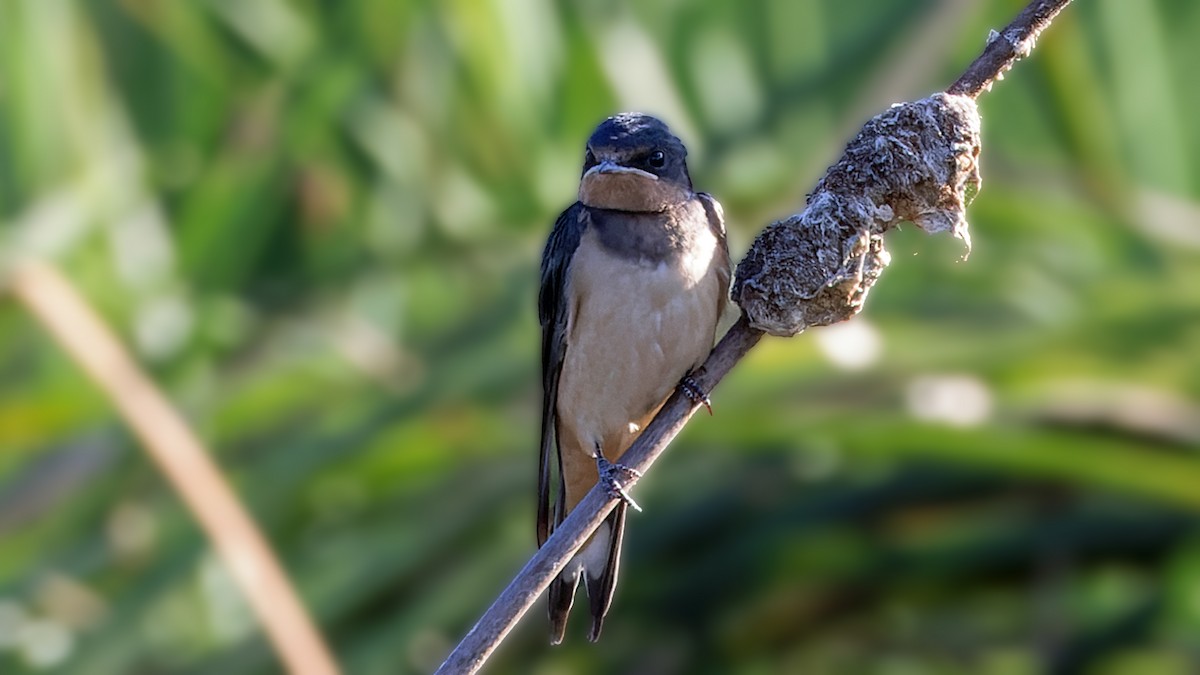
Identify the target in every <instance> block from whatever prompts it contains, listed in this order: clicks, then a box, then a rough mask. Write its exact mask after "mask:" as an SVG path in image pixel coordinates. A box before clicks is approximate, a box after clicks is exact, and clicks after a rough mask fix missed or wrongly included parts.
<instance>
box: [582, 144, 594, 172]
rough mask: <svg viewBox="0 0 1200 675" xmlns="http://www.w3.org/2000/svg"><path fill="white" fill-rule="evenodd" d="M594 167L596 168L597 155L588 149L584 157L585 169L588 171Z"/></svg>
mask: <svg viewBox="0 0 1200 675" xmlns="http://www.w3.org/2000/svg"><path fill="white" fill-rule="evenodd" d="M593 166H596V155H594V154H592V149H591V148H588V149H587V152H585V153H584V155H583V169H584V170H585V171H586V170H588V169H590V168H592V167H593Z"/></svg>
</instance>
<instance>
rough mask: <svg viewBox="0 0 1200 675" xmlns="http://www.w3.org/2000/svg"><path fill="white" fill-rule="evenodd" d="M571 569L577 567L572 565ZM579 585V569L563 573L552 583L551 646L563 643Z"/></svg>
mask: <svg viewBox="0 0 1200 675" xmlns="http://www.w3.org/2000/svg"><path fill="white" fill-rule="evenodd" d="M571 567H575V566H574V564H572V566H571ZM578 584H579V571H578V568H575V569H571V568H568V569H567V570H565V571H563V573H562V574H560V575H558V578H557V579H555V580H554V581H551V582H550V590H549V591H548V594H549V601H550V603H549V604H550V644H552V645H556V644H560V643H561V642H562V641H563V635H564V634H565V633H566V632H567V618H568V617H569V616H570V615H571V604H572V603H574V602H575V587H576V586H577V585H578Z"/></svg>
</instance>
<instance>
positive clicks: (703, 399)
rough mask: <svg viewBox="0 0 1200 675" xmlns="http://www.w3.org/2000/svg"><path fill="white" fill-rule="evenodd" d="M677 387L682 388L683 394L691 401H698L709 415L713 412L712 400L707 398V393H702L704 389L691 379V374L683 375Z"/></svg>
mask: <svg viewBox="0 0 1200 675" xmlns="http://www.w3.org/2000/svg"><path fill="white" fill-rule="evenodd" d="M679 388H680V389H681V390H683V394H684V395H685V396H687V397H688V398H689V399H691V401H692V403H698V404H700V405H702V406H704V409H705V410H707V411H708V414H709V415H712V414H713V412H712V401H711V400H709V398H708V394H706V393H704V390H703V389H701V388H700V385H699V384H697V383H696V380H694V379H692V376H691V375H684V376H683V379H682V380H680V381H679Z"/></svg>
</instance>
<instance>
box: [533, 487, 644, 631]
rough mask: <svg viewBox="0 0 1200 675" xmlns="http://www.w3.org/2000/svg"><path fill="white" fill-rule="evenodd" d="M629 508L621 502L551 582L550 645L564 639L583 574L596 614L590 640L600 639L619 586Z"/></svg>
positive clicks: (591, 605) (593, 616)
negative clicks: (618, 576) (614, 592)
mask: <svg viewBox="0 0 1200 675" xmlns="http://www.w3.org/2000/svg"><path fill="white" fill-rule="evenodd" d="M626 508H627V507H626V505H625V504H624V503H623V502H622V503H620V504H617V506H616V508H614V509H613V512H612V513H611V514H609V516H608V518H606V519H605V521H604V522H603V523H602V524H601V525H600V527H598V528H596V533H595V534H594V535H592V539H591V541H589V542H588V543H587V544H584V546H583V548H582V549H580V551H579V553H577V554H575V557H574V558H573V559H572V560H571V562H570V564H569V565H567V568H566V569H564V570H563V571H562V573H561V574H559V575H558V578H556V579H555V580H554V581H552V582H550V589H549V592H548V595H549V598H548V600H549V610H550V644H559V643H561V642H562V641H563V636H564V634H565V633H566V630H567V618H568V617H569V616H570V614H571V605H572V604H573V603H574V601H575V590H576V588H577V587H578V585H579V579H580V577H582V578H583V580H584V584H583V586H584V589H585V590H586V591H587V595H588V605H589V607H590V610H591V615H592V629H591V631H590V632H589V633H588V639H589V640H591V641H592V642H595V641H596V640H598V639H599V638H600V629H601V628H602V627H603V626H604V615H605V614H607V613H608V608H609V605H611V604H612V599H613V589H614V588H616V585H617V571H618V567H619V564H620V558H621V537H622V535H623V534H624V533H625V510H626Z"/></svg>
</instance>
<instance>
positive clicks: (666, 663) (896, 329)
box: [0, 0, 1200, 675]
mask: <svg viewBox="0 0 1200 675" xmlns="http://www.w3.org/2000/svg"><path fill="white" fill-rule="evenodd" d="M1023 4H1024V3H1023V2H1021V1H1019V0H971V1H967V0H941V1H935V0H925V1H920V2H918V1H914V0H842V1H839V2H833V1H832V0H825V1H819V2H818V1H815V0H754V1H751V2H740V3H734V2H720V1H718V0H703V1H696V2H689V1H684V0H671V1H666V2H634V1H633V0H626V1H623V2H601V1H600V0H437V1H435V0H425V1H419V0H413V1H404V0H355V1H345V2H320V1H317V0H291V1H286V0H253V1H251V2H241V1H238V0H198V1H196V2H169V1H166V0H90V1H88V0H78V1H73V0H2V1H0V250H2V252H3V253H2V255H3V256H4V258H3V259H4V261H5V263H4V264H5V265H7V264H9V263H11V262H12V261H14V260H17V259H20V258H22V257H37V258H40V259H44V260H50V261H52V262H54V263H55V264H56V265H58V266H59V267H60V268H61V269H62V270H63V271H64V273H65V274H66V275H67V276H68V277H69V278H71V279H72V280H73V281H74V282H75V283H76V284H77V285H78V286H79V287H80V288H81V290H82V291H83V292H84V294H85V295H86V296H87V298H88V300H89V301H90V302H91V303H92V304H93V305H94V306H95V308H96V309H97V310H98V311H99V312H101V314H102V315H103V316H104V317H105V318H106V320H107V321H108V322H110V323H111V325H112V326H113V327H114V329H115V330H117V331H118V333H119V334H120V335H121V337H122V339H123V340H124V341H125V342H126V343H127V344H128V345H129V346H130V348H131V349H132V350H134V353H135V354H136V356H137V358H138V359H139V361H140V362H141V363H142V364H143V365H144V366H145V367H146V368H147V369H148V370H149V371H150V373H151V374H152V375H153V377H154V378H155V380H156V381H157V382H158V383H160V384H161V386H162V387H163V388H164V389H165V390H166V392H167V393H168V394H169V395H170V397H171V398H172V400H173V401H175V402H176V403H177V404H178V405H179V406H180V407H181V408H182V410H183V411H184V412H185V414H186V415H187V417H188V419H189V420H190V421H191V423H192V424H193V425H194V427H195V428H196V430H197V431H198V433H199V434H200V435H201V436H202V437H203V438H204V439H205V441H206V442H207V443H208V444H209V445H210V446H211V447H212V448H213V452H214V454H215V457H216V459H217V461H219V463H220V464H221V465H222V467H223V468H224V469H225V470H226V471H227V473H228V477H229V479H230V480H231V481H232V483H233V485H234V486H235V488H236V489H237V491H238V493H239V494H240V496H241V497H242V498H243V499H244V501H245V503H246V505H247V506H248V508H249V509H250V510H251V511H252V512H253V513H254V515H255V516H256V518H257V519H258V520H259V521H260V523H261V525H262V527H263V528H264V530H265V531H266V533H267V535H268V536H269V538H270V540H271V542H272V544H273V545H274V546H275V547H276V550H277V551H278V554H279V556H280V557H281V558H282V560H283V561H284V563H285V564H286V566H287V568H288V569H289V571H290V573H291V574H292V575H293V577H294V579H295V582H296V584H297V586H298V588H299V591H300V592H301V594H302V595H303V597H304V598H305V600H306V602H307V603H308V605H309V606H310V607H311V609H312V611H313V613H314V615H315V618H316V620H317V621H318V622H319V623H320V625H321V627H322V629H323V631H324V632H325V634H326V636H327V637H328V639H329V641H330V642H331V643H332V645H333V647H334V649H335V650H336V652H337V655H338V657H339V659H340V660H341V661H342V663H343V665H344V667H345V668H346V671H347V672H348V673H353V674H359V673H362V674H373V673H423V672H430V671H432V669H433V668H434V667H436V665H437V664H438V663H439V662H440V659H441V657H442V656H443V655H444V654H445V653H446V652H447V651H448V650H449V648H450V647H451V646H452V645H453V644H454V643H455V642H456V641H457V640H458V638H459V637H460V636H461V635H462V633H463V632H464V631H465V630H466V629H467V628H468V627H469V626H470V625H471V623H472V622H473V621H474V620H475V618H477V616H478V615H479V614H480V613H481V612H482V611H483V609H484V608H486V607H487V605H488V604H490V602H491V600H492V599H493V597H494V596H495V595H496V593H498V591H499V590H500V589H501V588H502V587H503V585H504V584H505V583H507V581H508V580H509V579H510V578H511V577H512V575H513V574H514V573H515V572H516V570H517V569H518V568H519V567H520V565H521V564H522V563H523V561H524V560H525V559H526V558H527V557H528V556H529V555H530V553H531V551H532V547H533V536H534V532H533V516H534V499H533V497H534V494H533V493H534V478H535V465H536V442H537V426H538V417H537V416H538V405H539V403H538V401H539V397H540V391H539V385H540V383H539V376H538V348H539V338H538V328H537V320H536V315H535V311H534V298H535V294H536V284H537V280H536V276H537V275H536V268H537V264H538V257H539V254H540V248H541V244H542V242H543V240H544V237H545V235H546V233H547V232H548V230H549V226H550V224H551V223H552V222H553V220H554V217H555V215H556V214H557V213H558V212H559V211H560V210H561V209H562V208H563V207H565V206H566V205H567V204H568V203H569V202H570V201H572V199H573V194H574V191H575V188H576V181H577V177H578V167H579V165H580V162H581V152H582V148H583V142H584V139H585V138H586V137H587V135H588V133H589V131H590V130H591V128H592V127H593V125H594V124H596V123H597V122H598V121H599V120H600V119H602V118H603V117H605V116H606V115H609V114H612V113H613V112H616V111H620V110H627V109H635V110H644V111H648V112H653V113H657V114H659V115H660V116H662V117H663V118H664V119H666V120H668V122H669V123H670V124H671V125H672V126H673V127H674V129H675V130H676V131H677V133H679V134H680V135H681V136H682V137H683V139H684V140H685V142H686V143H687V144H688V146H689V148H690V149H691V151H692V154H691V166H692V173H693V177H694V179H695V181H696V183H697V185H698V186H700V187H701V188H703V189H706V190H708V191H711V192H713V193H715V194H716V195H717V196H718V197H719V198H720V199H721V200H722V202H723V203H724V205H725V210H726V214H727V216H728V220H729V224H730V238H731V242H732V247H733V249H734V252H735V257H740V254H741V252H742V251H744V250H745V248H746V247H747V246H748V245H749V243H750V241H751V240H752V238H753V235H754V233H755V232H756V231H757V230H758V229H759V228H761V227H762V226H763V225H765V224H766V223H768V222H770V221H771V220H772V219H775V218H779V217H782V216H784V215H786V214H788V213H790V212H793V211H795V210H797V209H798V208H799V206H800V205H801V204H802V202H803V197H804V194H805V192H806V190H807V189H809V188H810V187H811V186H812V185H813V184H814V183H815V181H816V179H817V178H818V177H819V176H820V175H821V173H822V171H823V169H824V167H825V166H827V165H828V164H829V163H831V162H832V161H833V160H834V159H835V158H836V157H837V154H838V152H839V149H840V147H841V145H842V144H843V143H844V141H845V139H847V138H848V137H849V136H850V135H852V134H853V132H854V131H855V130H856V129H857V127H858V125H859V124H860V123H861V122H862V121H863V120H865V119H866V117H868V116H870V115H871V114H874V113H875V112H877V111H879V110H880V109H882V108H883V107H885V106H887V105H888V104H889V103H891V102H893V101H896V100H903V99H912V98H919V97H921V96H924V95H926V94H927V93H929V92H931V91H936V90H938V89H940V88H942V87H944V86H946V85H947V84H948V83H949V82H950V81H952V79H953V78H954V76H955V75H956V74H957V73H958V72H959V71H960V70H961V69H962V67H963V66H965V64H966V63H967V62H968V61H969V60H970V59H971V58H973V57H974V56H975V54H976V53H977V52H978V51H979V50H980V49H981V47H982V46H983V42H984V40H985V38H986V36H987V31H988V29H989V28H992V27H1000V26H1001V25H1003V24H1004V23H1006V22H1007V21H1008V20H1009V19H1010V18H1011V17H1012V16H1013V15H1015V13H1016V11H1017V10H1018V9H1019V8H1020V7H1021V6H1022V5H1023ZM1198 33H1200V3H1196V2H1195V1H1194V0H1153V1H1150V0H1146V1H1141V2H1129V1H1128V0H1080V1H1079V2H1076V3H1075V4H1074V5H1072V6H1071V7H1070V8H1069V9H1068V10H1067V12H1066V13H1065V14H1064V15H1063V16H1062V17H1061V18H1060V19H1059V21H1058V22H1057V23H1056V24H1055V25H1054V26H1053V27H1052V29H1051V30H1050V31H1049V32H1048V33H1047V34H1046V35H1044V36H1043V39H1042V41H1041V44H1039V45H1038V49H1037V51H1036V52H1035V54H1034V57H1033V58H1032V59H1031V60H1029V61H1027V62H1024V63H1022V64H1020V65H1019V66H1018V67H1017V69H1016V70H1015V71H1013V72H1012V73H1010V74H1009V76H1008V78H1007V79H1006V80H1005V81H1003V82H1001V83H1000V84H999V85H998V86H997V87H996V89H995V90H994V91H993V92H991V93H988V94H985V95H984V96H983V98H982V99H981V107H982V112H983V118H984V152H983V175H984V185H983V191H982V193H981V194H980V196H979V197H978V199H977V200H976V201H975V202H974V204H973V205H972V207H971V209H970V213H969V215H970V219H971V222H972V225H973V236H974V251H973V252H972V253H971V255H970V257H969V259H967V260H965V261H964V260H963V252H964V251H963V248H962V246H961V243H960V242H957V241H954V240H952V239H949V238H929V237H926V236H924V235H923V234H921V233H919V232H917V231H916V230H915V228H907V229H905V230H902V231H900V232H898V233H895V234H894V235H893V236H891V237H890V244H889V245H890V248H891V250H892V253H893V258H894V260H893V264H892V266H891V268H889V270H888V271H887V273H886V274H885V275H884V277H883V279H882V281H881V283H880V284H879V285H878V286H877V287H876V290H875V291H873V293H872V296H871V298H870V302H869V303H868V306H867V309H866V311H865V312H864V313H863V315H862V316H860V317H859V318H856V319H855V320H853V321H851V322H849V323H847V324H843V325H841V326H836V327H832V328H828V329H820V330H813V331H811V332H810V333H808V334H805V335H801V336H800V337H798V338H795V339H792V340H778V339H768V340H766V341H765V342H764V343H763V344H762V345H761V346H760V347H759V348H758V349H756V350H755V351H754V352H753V354H752V355H751V356H750V357H749V358H748V359H747V360H746V361H745V362H743V363H742V364H741V366H740V367H739V368H738V369H737V370H735V372H734V373H733V374H732V375H731V376H730V377H729V378H728V380H727V381H726V382H725V383H723V384H722V385H721V387H720V388H719V389H718V390H717V392H716V394H715V397H714V398H715V405H716V411H717V413H716V416H715V417H712V418H709V417H707V416H704V415H702V416H700V417H698V418H697V419H696V420H695V421H694V423H693V424H692V425H690V427H689V428H688V429H687V431H686V432H685V434H684V436H682V437H681V438H680V439H679V441H678V442H677V443H676V444H675V446H674V447H673V449H672V450H671V451H670V452H669V453H668V454H667V455H666V456H665V457H664V459H663V460H662V461H661V462H660V464H659V465H658V466H657V467H656V469H655V470H654V472H653V473H652V474H651V475H650V476H649V478H648V479H647V480H646V481H644V482H643V484H641V485H639V487H638V499H639V501H640V502H641V503H642V504H643V506H645V507H646V512H645V513H643V514H636V515H634V516H633V517H632V518H631V521H630V523H629V533H628V542H627V547H626V550H625V558H624V567H623V578H622V583H621V585H620V588H619V589H618V594H617V599H616V603H615V606H614V609H613V612H612V614H611V616H610V619H609V622H608V625H607V626H606V629H605V635H604V637H603V640H602V642H601V643H600V644H598V645H591V644H588V643H586V641H585V640H584V630H585V628H586V626H585V624H586V623H587V622H586V621H585V620H583V616H582V613H581V615H580V616H579V617H577V619H576V621H575V622H574V624H573V625H572V626H571V630H570V634H569V636H568V640H567V643H566V644H564V645H562V646H560V647H556V648H550V647H549V646H548V645H547V641H546V625H545V618H544V613H543V611H542V610H541V609H540V608H539V609H538V610H537V611H535V612H533V613H531V614H530V615H529V616H528V617H527V618H526V620H525V621H524V622H523V623H522V625H521V626H520V627H519V629H518V630H517V631H516V632H515V633H514V634H513V635H512V636H511V638H510V639H509V640H508V642H507V643H506V644H505V645H504V646H503V647H502V648H501V650H500V651H499V652H498V654H497V655H496V657H495V659H494V661H493V662H492V663H491V664H490V667H489V669H488V671H487V672H490V673H496V674H499V673H534V674H538V675H552V674H568V673H570V674H574V673H580V674H590V673H646V674H671V673H736V674H747V675H757V674H767V673H887V674H909V673H912V674H920V673H982V674H996V675H1007V674H1013V675H1017V674H1021V673H1045V672H1055V673H1083V672H1086V673H1103V674H1118V673H1139V674H1140V673H1145V674H1149V675H1154V674H1157V673H1162V674H1173V673H1195V672H1200V517H1198V516H1200V453H1198V452H1197V451H1198V450H1200V412H1198V411H1200V322H1198V321H1197V319H1198V318H1200V160H1198V159H1197V158H1198V157H1200V131H1198V129H1200V126H1198V125H1197V124H1196V123H1195V120H1196V111H1197V110H1200V87H1197V86H1196V80H1195V65H1196V64H1197V63H1200V41H1197V40H1196V39H1195V36H1196V35H1197V34H1198ZM0 269H7V267H5V268H0ZM0 672H4V673H84V674H88V675H91V674H96V675H105V674H110V673H111V674H129V673H133V674H141V673H164V674H165V673H171V674H174V673H222V674H223V675H240V674H252V673H253V674H257V673H275V672H280V666H279V665H278V661H277V660H276V659H275V657H274V656H273V654H272V652H271V651H270V649H269V648H268V646H267V643H266V642H265V640H264V638H263V636H262V632H261V630H260V629H259V628H258V626H257V624H256V622H255V621H254V619H253V617H252V616H251V614H250V613H249V611H248V609H247V607H246V605H245V603H244V602H243V600H242V598H241V596H240V594H239V593H238V591H237V589H236V588H235V587H234V586H233V584H232V582H231V581H230V577H229V575H228V574H227V573H226V571H225V568H224V567H223V566H222V564H221V563H220V562H219V561H218V560H217V559H216V557H215V556H214V554H213V552H212V549H211V547H210V545H209V543H208V542H207V540H206V539H205V537H204V536H203V534H202V533H201V532H200V531H199V529H198V528H197V527H196V525H195V523H194V520H193V518H192V517H191V515H190V514H189V512H187V511H186V510H185V509H184V508H183V507H182V506H181V503H180V501H179V499H178V497H177V495H176V494H175V493H174V492H173V491H172V489H171V488H170V487H169V486H168V485H167V484H166V482H165V481H164V480H163V478H162V477H161V476H160V475H159V474H158V473H157V472H156V470H155V469H154V468H153V467H152V465H151V464H150V462H149V460H148V459H147V457H146V455H145V454H144V452H143V451H142V449H141V448H140V447H139V445H138V444H137V442H136V441H135V440H134V439H133V438H132V437H131V435H130V433H129V432H128V431H127V430H126V428H124V427H123V425H122V424H121V423H120V421H119V420H118V419H117V418H116V416H115V414H114V412H113V408H112V405H111V403H110V402H109V401H108V400H106V399H105V397H104V396H103V395H102V394H100V393H99V391H98V390H97V389H96V388H95V387H94V386H93V385H92V384H91V383H90V382H89V381H88V380H87V379H86V378H85V377H84V376H83V375H82V374H81V372H80V370H79V369H78V367H77V366H76V365H75V364H74V363H73V362H72V361H70V360H69V359H68V358H67V357H66V356H65V355H64V353H63V352H62V351H61V350H60V349H59V348H58V347H57V346H56V345H55V344H54V343H53V342H52V341H51V340H49V339H48V338H47V336H46V334H45V333H44V332H43V330H42V329H41V328H40V327H39V325H38V324H37V323H36V322H35V321H34V320H33V319H32V318H31V317H30V316H29V315H28V314H27V312H26V310H24V309H23V308H22V307H21V306H20V305H19V304H17V303H16V302H14V301H13V300H12V298H11V297H0Z"/></svg>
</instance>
